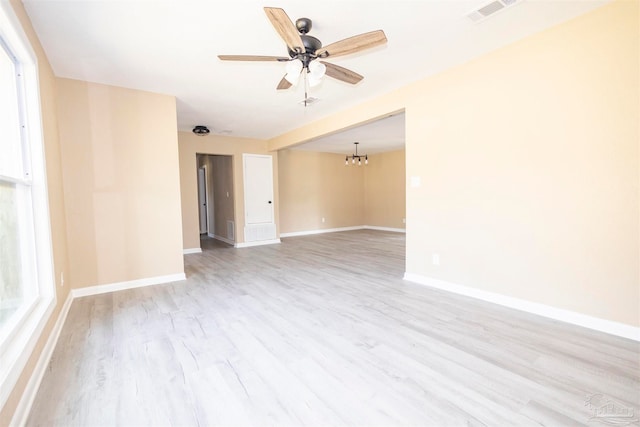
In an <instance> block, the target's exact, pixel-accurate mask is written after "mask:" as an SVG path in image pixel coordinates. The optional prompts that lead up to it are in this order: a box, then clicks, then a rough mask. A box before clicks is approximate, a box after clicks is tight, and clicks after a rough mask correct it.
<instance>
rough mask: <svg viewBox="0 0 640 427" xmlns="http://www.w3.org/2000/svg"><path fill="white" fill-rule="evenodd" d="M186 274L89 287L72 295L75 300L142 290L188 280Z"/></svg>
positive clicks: (76, 290)
mask: <svg viewBox="0 0 640 427" xmlns="http://www.w3.org/2000/svg"><path fill="white" fill-rule="evenodd" d="M186 279H187V277H186V276H185V274H184V273H176V274H169V275H167V276H156V277H148V278H146V279H138V280H129V281H126V282H118V283H109V284H107V285H97V286H87V287H86V288H77V289H73V290H72V291H71V293H72V294H73V297H74V298H80V297H86V296H89V295H99V294H106V293H108V292H114V291H122V290H125V289H133V288H141V287H144V286H152V285H161V284H163V283H169V282H179V281H181V280H186Z"/></svg>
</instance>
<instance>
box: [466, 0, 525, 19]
mask: <svg viewBox="0 0 640 427" xmlns="http://www.w3.org/2000/svg"><path fill="white" fill-rule="evenodd" d="M517 2H518V0H496V1H492V2H491V3H487V4H485V5H484V6H482V7H481V8H480V9H477V10H474V11H473V12H471V13H469V14H468V15H467V17H468V18H469V19H471V20H472V21H473V22H480V21H482V20H483V19H485V18H488V17H489V16H491V15H493V14H494V13H496V12H499V11H501V10H502V9H504V8H506V7H509V6H511V5H513V4H515V3H517Z"/></svg>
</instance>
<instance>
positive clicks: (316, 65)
mask: <svg viewBox="0 0 640 427" xmlns="http://www.w3.org/2000/svg"><path fill="white" fill-rule="evenodd" d="M326 72H327V66H326V65H324V64H323V63H322V62H316V61H313V62H312V63H311V64H309V74H311V77H314V78H316V79H321V78H322V77H323V76H324V73H326Z"/></svg>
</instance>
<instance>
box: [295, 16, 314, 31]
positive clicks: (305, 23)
mask: <svg viewBox="0 0 640 427" xmlns="http://www.w3.org/2000/svg"><path fill="white" fill-rule="evenodd" d="M311 25H312V23H311V19H309V18H300V19H298V20H296V28H297V29H298V32H299V33H300V34H307V33H308V32H309V31H311Z"/></svg>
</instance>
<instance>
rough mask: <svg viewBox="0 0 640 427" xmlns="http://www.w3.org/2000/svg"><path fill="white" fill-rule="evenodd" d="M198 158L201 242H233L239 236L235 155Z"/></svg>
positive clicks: (205, 155)
mask: <svg viewBox="0 0 640 427" xmlns="http://www.w3.org/2000/svg"><path fill="white" fill-rule="evenodd" d="M196 159H197V168H198V203H199V209H198V215H199V218H198V219H199V223H200V236H201V246H203V245H202V240H203V239H215V240H218V241H220V242H224V243H227V244H230V245H233V244H235V240H236V239H235V202H234V201H235V193H234V182H233V157H232V156H225V155H215V154H197V155H196ZM203 249H204V247H203Z"/></svg>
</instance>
